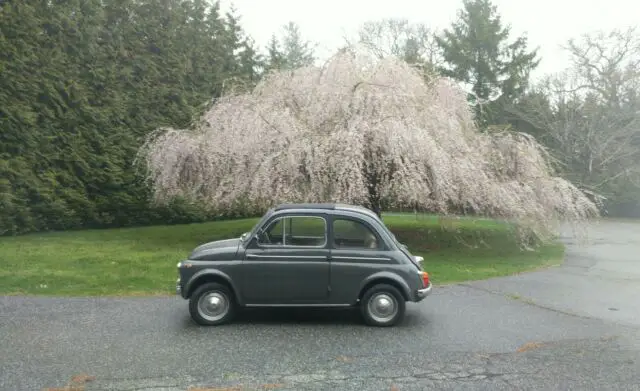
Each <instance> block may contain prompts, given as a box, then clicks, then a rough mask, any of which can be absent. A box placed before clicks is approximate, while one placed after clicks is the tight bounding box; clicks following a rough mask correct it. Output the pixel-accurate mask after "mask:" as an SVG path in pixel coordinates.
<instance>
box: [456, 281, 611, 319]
mask: <svg viewBox="0 0 640 391" xmlns="http://www.w3.org/2000/svg"><path fill="white" fill-rule="evenodd" d="M458 285H460V286H464V287H466V288H470V289H475V290H479V291H482V292H485V293H490V294H492V295H496V296H501V297H506V298H508V299H511V300H515V301H519V302H521V303H523V304H527V305H530V306H532V307H537V308H540V309H543V310H547V311H551V312H555V313H558V314H562V315H567V316H572V317H574V318H581V319H590V320H600V319H599V318H597V317H594V316H588V315H583V314H578V313H575V312H570V311H565V310H561V309H558V308H553V307H549V306H545V305H542V304H538V303H536V302H535V301H533V299H531V298H523V297H516V296H519V295H512V294H509V293H505V292H501V291H496V290H492V289H488V288H483V287H479V286H476V285H472V284H469V283H460V284H458Z"/></svg>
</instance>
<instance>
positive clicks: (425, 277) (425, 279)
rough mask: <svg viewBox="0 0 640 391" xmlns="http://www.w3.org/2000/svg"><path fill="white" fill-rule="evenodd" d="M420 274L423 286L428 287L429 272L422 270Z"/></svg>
mask: <svg viewBox="0 0 640 391" xmlns="http://www.w3.org/2000/svg"><path fill="white" fill-rule="evenodd" d="M420 275H421V276H422V286H423V287H425V288H426V287H428V286H429V273H427V272H420Z"/></svg>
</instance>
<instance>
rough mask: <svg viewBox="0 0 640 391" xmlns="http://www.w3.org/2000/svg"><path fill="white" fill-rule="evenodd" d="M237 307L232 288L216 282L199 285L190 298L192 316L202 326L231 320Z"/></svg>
mask: <svg viewBox="0 0 640 391" xmlns="http://www.w3.org/2000/svg"><path fill="white" fill-rule="evenodd" d="M235 307H236V304H235V297H234V296H233V292H232V291H231V289H229V288H228V287H227V286H226V285H223V284H218V283H215V282H212V283H208V284H204V285H202V286H199V287H198V288H197V289H196V290H195V292H193V295H191V298H190V299H189V313H190V314H191V318H192V319H193V320H194V321H195V322H196V323H198V324H199V325H202V326H216V325H220V324H223V323H227V322H229V321H231V319H232V318H233V316H234V315H235V309H236V308H235Z"/></svg>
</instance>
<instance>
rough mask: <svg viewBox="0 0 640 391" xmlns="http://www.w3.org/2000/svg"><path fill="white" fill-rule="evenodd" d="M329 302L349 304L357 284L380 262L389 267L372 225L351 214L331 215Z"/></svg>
mask: <svg viewBox="0 0 640 391" xmlns="http://www.w3.org/2000/svg"><path fill="white" fill-rule="evenodd" d="M330 224H331V230H330V232H331V235H330V245H331V288H330V289H331V298H330V303H332V304H353V302H354V301H355V299H356V298H357V297H358V294H359V290H360V288H361V286H360V284H361V283H362V281H364V280H365V279H366V278H367V277H368V276H369V275H371V274H373V273H375V272H378V271H380V270H381V269H383V268H384V265H389V267H392V265H393V262H392V261H391V258H390V257H389V254H388V250H387V246H386V245H385V243H384V241H383V239H382V237H381V235H380V234H379V232H378V231H377V230H376V229H375V228H374V226H373V224H371V223H369V222H367V221H365V220H364V219H361V218H359V217H355V216H346V215H344V216H343V215H340V216H337V215H334V216H332V217H331V221H330Z"/></svg>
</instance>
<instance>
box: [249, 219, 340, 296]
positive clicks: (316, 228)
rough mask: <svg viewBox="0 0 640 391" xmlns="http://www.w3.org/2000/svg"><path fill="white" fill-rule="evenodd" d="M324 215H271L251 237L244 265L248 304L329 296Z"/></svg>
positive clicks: (325, 221)
mask: <svg viewBox="0 0 640 391" xmlns="http://www.w3.org/2000/svg"><path fill="white" fill-rule="evenodd" d="M327 225H328V223H327V218H326V216H325V215H321V214H317V215H314V214H295V215H294V214H284V215H278V216H275V217H273V218H272V219H271V220H270V221H268V222H267V223H266V224H265V225H264V227H266V228H264V229H263V230H261V232H260V233H259V234H258V235H257V236H256V237H255V238H254V239H252V240H251V243H250V245H249V246H248V248H247V250H246V252H245V258H244V261H243V265H242V278H241V280H242V294H243V298H244V300H245V302H246V304H247V305H274V304H278V305H296V304H322V303H325V302H326V300H327V298H328V296H329V271H330V270H329V269H330V267H329V254H330V250H329V249H328V246H327V243H328V234H327Z"/></svg>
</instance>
